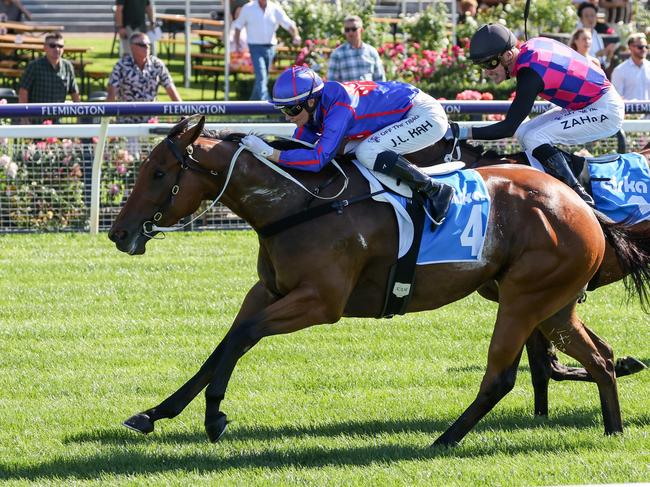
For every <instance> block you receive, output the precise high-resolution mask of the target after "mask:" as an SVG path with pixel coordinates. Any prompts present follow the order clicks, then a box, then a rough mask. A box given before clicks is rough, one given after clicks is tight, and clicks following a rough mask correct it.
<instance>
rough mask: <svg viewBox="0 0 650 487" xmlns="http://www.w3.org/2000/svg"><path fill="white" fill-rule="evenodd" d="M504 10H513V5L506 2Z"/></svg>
mask: <svg viewBox="0 0 650 487" xmlns="http://www.w3.org/2000/svg"><path fill="white" fill-rule="evenodd" d="M503 10H505V11H506V12H512V5H510V4H509V3H506V4H505V5H504V6H503Z"/></svg>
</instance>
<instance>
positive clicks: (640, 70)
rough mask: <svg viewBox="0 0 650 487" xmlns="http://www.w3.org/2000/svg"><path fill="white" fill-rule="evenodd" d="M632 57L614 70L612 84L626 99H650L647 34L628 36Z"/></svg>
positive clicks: (649, 65)
mask: <svg viewBox="0 0 650 487" xmlns="http://www.w3.org/2000/svg"><path fill="white" fill-rule="evenodd" d="M627 47H628V49H629V50H630V57H629V59H627V60H626V61H624V62H622V63H621V64H619V65H618V66H616V67H615V68H614V71H612V84H613V85H614V87H615V88H616V91H618V92H619V93H620V94H621V96H622V97H623V99H624V100H650V61H648V60H647V59H646V55H647V54H648V41H647V39H646V36H645V34H643V33H638V32H637V33H635V34H632V35H630V36H629V37H628V38H627Z"/></svg>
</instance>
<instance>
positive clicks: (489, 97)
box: [481, 92, 494, 100]
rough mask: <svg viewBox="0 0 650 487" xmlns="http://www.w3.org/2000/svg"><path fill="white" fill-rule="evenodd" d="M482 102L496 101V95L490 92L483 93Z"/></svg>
mask: <svg viewBox="0 0 650 487" xmlns="http://www.w3.org/2000/svg"><path fill="white" fill-rule="evenodd" d="M481 100H494V95H493V94H492V93H489V92H485V93H481Z"/></svg>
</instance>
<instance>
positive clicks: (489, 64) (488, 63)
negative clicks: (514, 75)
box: [476, 55, 501, 70]
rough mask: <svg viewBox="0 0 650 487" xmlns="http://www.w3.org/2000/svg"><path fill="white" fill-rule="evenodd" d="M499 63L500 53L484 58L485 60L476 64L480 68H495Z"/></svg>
mask: <svg viewBox="0 0 650 487" xmlns="http://www.w3.org/2000/svg"><path fill="white" fill-rule="evenodd" d="M500 63H501V55H499V56H495V57H492V58H489V59H486V60H485V61H479V62H477V63H476V64H478V65H479V66H480V67H481V69H488V70H492V69H496V68H497V66H498V65H499V64H500Z"/></svg>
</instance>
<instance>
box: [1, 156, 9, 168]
mask: <svg viewBox="0 0 650 487" xmlns="http://www.w3.org/2000/svg"><path fill="white" fill-rule="evenodd" d="M10 162H11V158H10V157H9V156H8V155H7V154H2V155H1V156H0V167H7V164H9V163H10Z"/></svg>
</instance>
